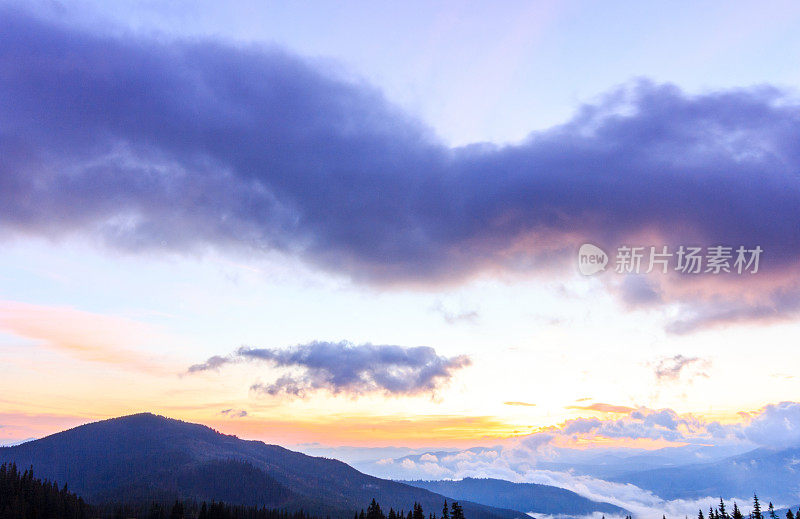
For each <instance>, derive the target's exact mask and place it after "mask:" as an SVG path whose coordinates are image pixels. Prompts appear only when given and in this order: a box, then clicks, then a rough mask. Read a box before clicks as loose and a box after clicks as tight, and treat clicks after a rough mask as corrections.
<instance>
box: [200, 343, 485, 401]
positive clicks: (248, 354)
mask: <svg viewBox="0 0 800 519" xmlns="http://www.w3.org/2000/svg"><path fill="white" fill-rule="evenodd" d="M236 362H264V363H266V364H269V365H271V366H274V367H277V368H286V369H300V371H301V373H300V374H296V373H287V374H284V375H282V376H281V377H279V378H278V379H277V380H275V381H273V382H270V383H266V384H264V383H256V384H253V385H252V386H251V390H253V391H255V392H257V393H261V394H266V395H270V396H279V395H285V396H291V397H300V398H302V397H305V396H306V395H307V394H308V393H311V392H315V391H319V390H326V391H329V392H330V393H332V394H339V393H346V394H349V395H352V396H357V395H362V394H366V393H384V394H387V395H417V394H421V393H433V392H435V391H436V390H437V389H439V388H440V387H442V386H443V385H444V384H446V383H447V382H449V380H450V379H451V378H452V377H453V375H454V373H455V372H456V371H458V370H460V369H462V368H464V367H466V366H469V365H470V359H469V357H467V356H465V355H459V356H456V357H445V356H442V355H438V354H437V353H436V350H434V349H433V348H430V347H427V346H417V347H411V348H406V347H402V346H394V345H375V344H352V343H350V342H346V341H342V342H324V341H316V342H311V343H308V344H300V345H297V346H291V347H289V348H283V349H275V348H247V347H242V348H239V349H238V350H236V351H235V352H234V353H233V354H231V355H229V356H227V357H220V356H214V357H211V358H210V359H208V360H207V361H206V362H203V363H201V364H195V365H193V366H191V367H189V370H188V371H189V372H190V373H197V372H201V371H208V370H215V369H219V368H220V367H222V366H224V365H225V364H229V363H236Z"/></svg>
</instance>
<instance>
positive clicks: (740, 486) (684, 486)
mask: <svg viewBox="0 0 800 519" xmlns="http://www.w3.org/2000/svg"><path fill="white" fill-rule="evenodd" d="M611 479H612V480H614V481H618V482H624V483H632V484H634V485H636V486H638V487H641V488H644V489H647V490H651V491H653V492H654V493H656V494H658V495H659V496H660V497H662V498H664V499H679V498H696V497H704V496H714V497H716V496H723V497H752V496H753V493H758V494H759V495H760V496H761V497H762V498H763V499H769V500H771V501H773V502H774V503H776V504H778V503H781V504H783V505H788V504H794V503H797V502H798V501H800V447H791V448H784V449H764V448H761V449H756V450H752V451H750V452H746V453H744V454H739V455H736V456H730V457H728V458H725V459H722V460H718V461H713V462H710V463H694V464H689V465H683V466H680V467H669V468H658V469H652V470H640V471H632V472H628V473H625V474H621V475H618V476H616V477H613V478H611Z"/></svg>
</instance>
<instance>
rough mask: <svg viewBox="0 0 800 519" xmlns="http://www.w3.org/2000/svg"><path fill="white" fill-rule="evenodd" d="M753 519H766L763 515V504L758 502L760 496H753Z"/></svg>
mask: <svg viewBox="0 0 800 519" xmlns="http://www.w3.org/2000/svg"><path fill="white" fill-rule="evenodd" d="M753 519H764V516H763V515H761V503H759V502H758V496H757V495H756V494H753Z"/></svg>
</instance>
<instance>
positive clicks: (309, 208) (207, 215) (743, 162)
mask: <svg viewBox="0 0 800 519" xmlns="http://www.w3.org/2000/svg"><path fill="white" fill-rule="evenodd" d="M0 34H2V35H3V37H2V39H0V78H2V79H1V80H0V232H2V233H5V234H10V235H14V234H22V235H44V236H48V237H62V236H69V235H73V234H88V235H91V236H94V237H98V238H99V239H100V240H101V241H102V242H103V243H105V244H106V245H108V246H111V247H114V248H118V249H122V250H126V251H142V250H166V251H202V250H203V249H206V248H209V247H215V248H225V249H239V250H244V251H261V250H278V251H282V252H286V253H289V254H293V255H296V256H299V257H301V258H303V259H304V260H306V261H308V262H311V263H314V264H316V265H318V266H320V267H321V268H325V269H328V270H331V271H335V272H340V273H344V274H347V275H349V276H352V277H353V278H356V279H359V280H361V281H364V282H370V283H436V282H453V281H458V280H461V279H464V278H465V277H468V276H470V275H473V274H476V273H478V272H481V271H486V270H489V269H513V270H522V271H525V272H531V271H535V270H537V269H542V268H545V267H553V266H554V265H561V266H571V265H572V264H573V260H574V257H573V256H574V254H575V251H576V249H577V245H579V244H580V243H581V242H583V241H591V242H592V243H597V244H599V245H601V246H604V247H616V246H617V245H619V244H622V243H626V242H635V241H636V240H640V239H642V236H645V237H647V239H652V240H653V241H654V243H653V244H654V245H655V244H662V243H663V244H669V245H677V244H692V243H694V244H700V245H703V246H711V245H719V244H726V245H731V246H738V245H746V246H754V245H760V246H761V247H762V248H763V249H764V251H765V252H764V257H763V259H762V273H761V274H759V275H760V276H761V277H760V278H759V284H758V286H757V287H754V286H753V283H754V282H748V283H749V284H747V283H745V282H744V281H741V282H740V281H738V279H737V283H739V285H736V286H734V287H733V288H731V286H724V287H721V288H720V287H717V286H716V285H715V284H714V283H712V282H707V283H706V285H707V286H705V287H704V288H703V290H701V291H698V290H696V289H695V290H691V291H683V292H680V291H679V292H680V293H678V295H676V292H675V291H674V290H669V289H668V288H669V287H666V288H665V286H663V283H664V282H659V283H661V284H653V283H650V282H648V283H644V282H639V283H634V284H628V285H626V286H624V287H623V289H622V290H620V295H621V296H622V297H625V296H626V295H627V296H628V297H630V298H632V299H633V300H634V302H642V301H646V302H648V303H654V302H656V303H657V302H669V301H670V300H672V301H675V300H679V301H684V302H689V303H690V304H689V306H688V307H687V309H686V310H687V313H686V315H685V316H683V317H682V318H681V319H680V320H679V321H677V322H675V323H672V325H671V326H672V330H673V331H678V332H682V331H691V330H694V329H697V328H701V327H704V326H707V325H710V324H717V323H724V322H730V321H737V320H747V319H758V318H763V317H764V316H765V315H766V316H767V317H776V316H777V317H781V316H785V315H786V314H787V312H788V313H789V314H790V315H795V314H796V313H797V312H798V310H800V305H798V304H797V303H796V302H797V301H798V300H800V298H799V297H798V294H800V281H799V280H798V279H797V277H796V276H794V275H791V276H789V277H788V278H787V279H783V280H782V281H781V283H779V284H777V283H773V284H770V283H768V282H766V281H767V280H768V279H771V278H770V276H777V275H778V274H784V273H786V272H793V271H792V267H794V266H796V263H797V258H798V252H800V224H799V222H798V216H800V177H799V175H800V147H799V146H798V145H797V143H798V142H800V110H799V108H800V106H798V104H797V103H796V102H794V101H793V100H791V99H790V98H789V97H787V96H786V95H784V93H782V92H781V91H780V90H777V89H775V88H771V87H766V86H765V87H760V88H752V89H742V90H730V91H724V92H711V93H707V94H704V95H687V94H685V93H684V92H682V91H681V90H680V89H678V88H676V87H674V86H671V85H656V84H653V83H650V82H647V81H640V82H638V83H636V84H634V85H632V86H631V87H629V88H626V89H622V90H620V91H618V92H614V93H612V94H610V95H608V96H607V97H606V98H604V99H603V100H601V101H599V102H597V103H596V104H594V105H586V106H583V107H582V108H581V109H580V110H579V111H578V112H577V114H576V115H575V117H574V118H573V119H572V120H570V121H568V122H567V123H566V124H563V125H560V126H557V127H554V128H551V129H549V130H545V131H540V132H536V133H533V134H531V135H530V137H529V138H528V139H527V140H526V141H525V142H522V143H520V144H517V145H510V146H502V147H500V146H493V145H489V144H476V145H473V146H466V147H462V148H455V149H454V148H448V147H446V146H444V145H443V144H442V143H441V142H439V141H438V140H437V139H436V137H435V136H433V135H432V134H431V132H430V131H428V130H427V129H426V128H425V127H424V126H423V125H422V124H420V123H419V122H418V121H416V120H414V119H413V118H411V117H409V116H407V115H405V114H403V113H402V112H401V111H399V110H398V109H397V108H395V107H393V106H392V105H391V104H390V103H388V102H387V101H386V100H385V99H384V98H383V97H382V96H381V94H380V92H378V91H376V90H374V89H372V88H370V87H368V86H366V85H364V84H362V83H359V82H356V81H351V80H349V79H346V78H341V77H333V76H331V75H329V74H325V73H322V72H320V71H318V70H317V69H315V68H314V67H313V66H311V65H309V64H308V63H306V62H304V61H302V60H301V59H299V58H297V57H294V56H291V55H289V54H287V53H285V52H283V51H280V50H277V49H265V48H260V47H255V46H234V45H232V44H228V43H224V42H218V41H212V40H191V41H169V40H165V39H163V38H162V39H157V38H151V39H147V38H142V37H128V38H117V37H107V36H101V35H97V34H91V33H87V32H81V31H78V30H75V29H71V28H69V27H65V26H62V25H59V24H57V23H52V22H50V21H46V20H43V19H41V18H36V17H32V16H30V15H28V14H26V12H25V11H23V10H19V9H15V8H13V7H0ZM656 240H657V242H656ZM645 245H646V244H645ZM762 274H763V275H762ZM756 277H758V276H753V278H756ZM670 283H671V281H670ZM679 284H680V283H676V286H677V285H679ZM742 287H744V288H742ZM742 290H747V291H748V293H751V294H755V296H753V297H750V298H748V299H746V300H743V299H742V298H741V297H739V294H738V293H737V291H739V292H741V291H742ZM686 293H691V295H690V296H686V295H685V294H686ZM726 301H727V302H730V301H733V302H734V303H730V305H731V307H730V308H726V307H725V306H724V305H720V303H721V302H723V303H724V302H726ZM785 302H788V303H789V304H786V305H785V304H784V303H785ZM719 309H723V310H722V311H720V310H719Z"/></svg>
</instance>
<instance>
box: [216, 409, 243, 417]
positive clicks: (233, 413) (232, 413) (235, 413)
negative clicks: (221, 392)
mask: <svg viewBox="0 0 800 519" xmlns="http://www.w3.org/2000/svg"><path fill="white" fill-rule="evenodd" d="M220 414H224V415H225V416H229V417H231V418H244V417H245V416H247V414H248V413H247V411H245V410H244V409H223V410H222V411H220Z"/></svg>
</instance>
